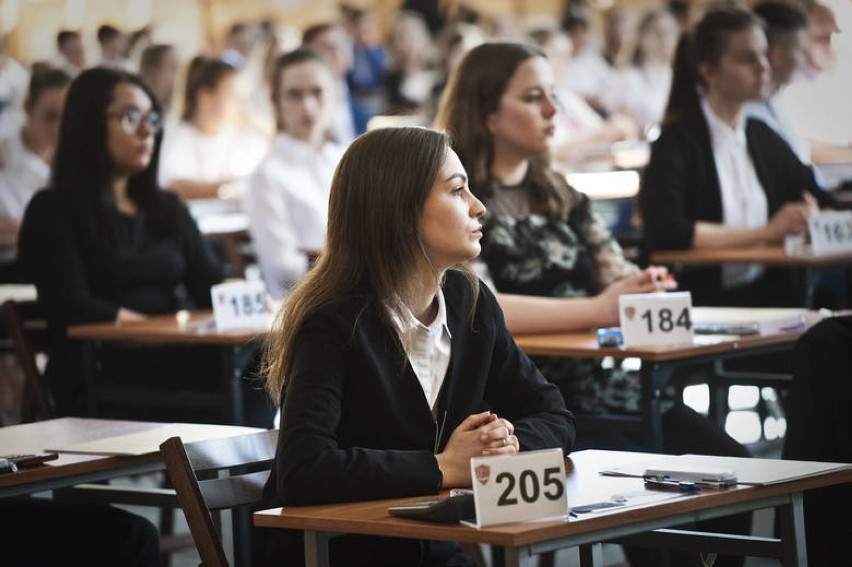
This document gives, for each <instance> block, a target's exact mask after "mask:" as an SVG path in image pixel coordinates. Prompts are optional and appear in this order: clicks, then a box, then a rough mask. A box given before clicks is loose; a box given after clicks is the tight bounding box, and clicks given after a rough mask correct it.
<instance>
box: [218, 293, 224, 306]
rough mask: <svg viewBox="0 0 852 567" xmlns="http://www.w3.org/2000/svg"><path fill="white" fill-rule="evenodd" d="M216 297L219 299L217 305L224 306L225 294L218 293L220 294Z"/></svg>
mask: <svg viewBox="0 0 852 567" xmlns="http://www.w3.org/2000/svg"><path fill="white" fill-rule="evenodd" d="M217 296H218V298H219V305H224V304H225V301H226V298H225V293H224V292H221V291H220V292H219V293H218V294H217Z"/></svg>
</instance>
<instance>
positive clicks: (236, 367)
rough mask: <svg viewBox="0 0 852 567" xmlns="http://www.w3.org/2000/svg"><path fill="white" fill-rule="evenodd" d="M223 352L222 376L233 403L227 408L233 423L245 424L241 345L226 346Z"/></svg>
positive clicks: (224, 386)
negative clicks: (241, 381)
mask: <svg viewBox="0 0 852 567" xmlns="http://www.w3.org/2000/svg"><path fill="white" fill-rule="evenodd" d="M221 353H222V378H223V384H222V387H223V388H224V391H225V392H229V393H230V399H231V404H230V407H229V408H224V409H226V411H227V413H228V415H229V417H230V419H231V423H233V424H234V425H245V421H246V416H245V400H244V399H243V387H242V384H241V383H240V380H241V379H242V373H243V367H244V365H243V364H241V362H242V361H241V360H239V361H238V360H237V359H238V358H240V357H241V355H242V353H241V352H240V347H237V346H233V347H224V348H222V349H221Z"/></svg>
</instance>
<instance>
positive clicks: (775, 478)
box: [599, 454, 852, 486]
mask: <svg viewBox="0 0 852 567" xmlns="http://www.w3.org/2000/svg"><path fill="white" fill-rule="evenodd" d="M649 469H678V470H682V469H689V470H695V471H700V470H703V469H730V470H732V471H734V472H735V473H736V474H737V482H738V484H753V485H760V486H763V485H768V484H776V483H779V482H788V481H791V480H798V479H802V478H808V477H812V476H816V475H819V474H823V473H827V472H831V471H837V470H844V469H852V463H825V462H819V461H786V460H782V459H755V458H744V457H716V456H709V455H692V454H687V455H660V456H658V457H654V458H653V459H651V460H648V461H640V462H635V463H629V464H627V465H621V466H614V467H606V468H604V469H602V470H601V471H599V472H600V474H602V475H607V476H630V477H639V478H642V477H643V476H644V475H645V471H646V470H649Z"/></svg>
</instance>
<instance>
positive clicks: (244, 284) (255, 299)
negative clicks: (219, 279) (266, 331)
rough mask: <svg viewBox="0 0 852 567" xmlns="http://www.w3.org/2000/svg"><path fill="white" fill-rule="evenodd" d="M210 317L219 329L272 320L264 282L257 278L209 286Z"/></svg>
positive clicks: (252, 326)
mask: <svg viewBox="0 0 852 567" xmlns="http://www.w3.org/2000/svg"><path fill="white" fill-rule="evenodd" d="M210 295H211V296H212V300H213V318H214V319H215V320H216V328H217V329H218V330H220V331H227V330H229V329H262V328H265V327H268V326H269V325H270V323H271V322H272V317H273V314H272V312H271V310H270V308H269V304H268V302H267V297H266V295H267V294H266V286H265V285H264V284H263V282H260V281H233V282H226V283H221V284H218V285H214V286H213V287H212V288H211V289H210Z"/></svg>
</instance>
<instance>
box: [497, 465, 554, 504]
mask: <svg viewBox="0 0 852 567" xmlns="http://www.w3.org/2000/svg"><path fill="white" fill-rule="evenodd" d="M543 472H544V480H543V481H539V478H538V475H536V473H535V471H533V470H530V469H524V470H523V471H521V474H519V475H518V478H515V475H514V474H512V473H510V472H501V473H500V474H498V475H497V477H496V478H495V479H494V480H495V482H496V483H497V484H505V485H506V487H505V489H504V490H503V493H502V494H501V495H500V498H499V499H498V500H497V505H498V506H513V505H515V504H517V503H518V496H520V497H521V499H522V500H523V501H524V502H527V503H529V504H531V503H533V502H536V501H537V500H538V499H539V498H540V497H541V495H542V494H543V495H544V497H545V498H547V499H548V500H559V499H560V498H562V495H563V494H564V493H565V479H564V478H561V475H560V474H559V473H560V470H559V467H549V468H546V469H544V471H543ZM516 488H517V491H516ZM542 488H544V490H542ZM516 492H517V495H516Z"/></svg>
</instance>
